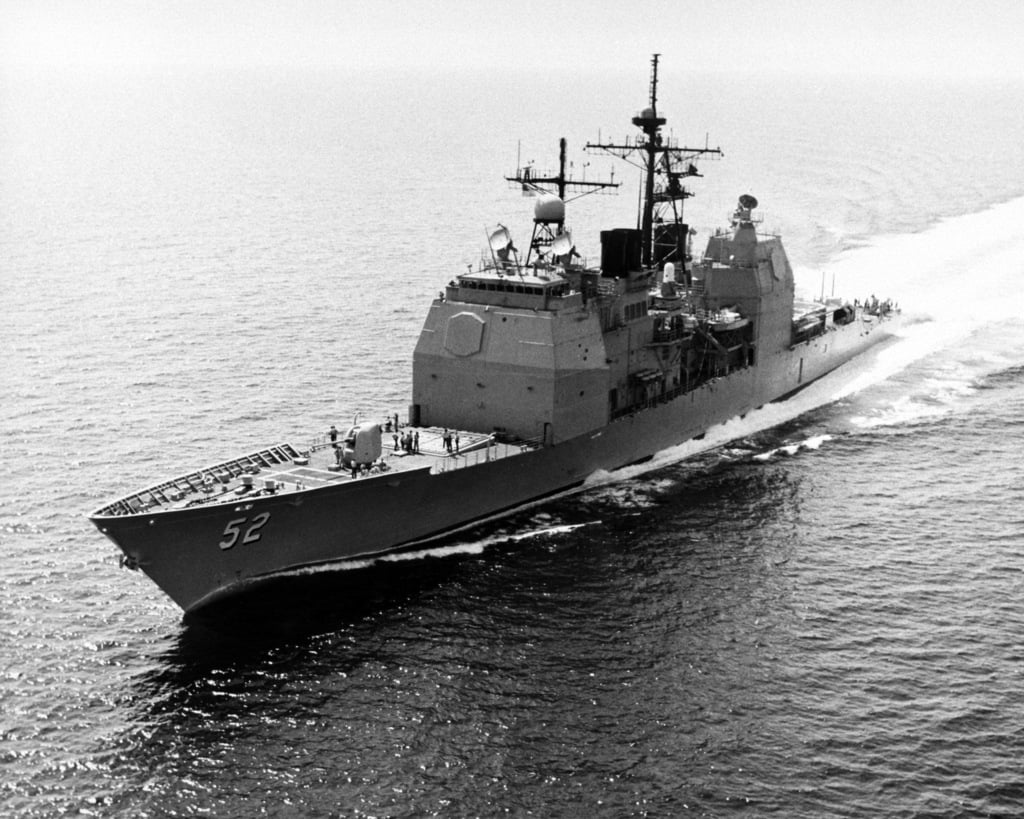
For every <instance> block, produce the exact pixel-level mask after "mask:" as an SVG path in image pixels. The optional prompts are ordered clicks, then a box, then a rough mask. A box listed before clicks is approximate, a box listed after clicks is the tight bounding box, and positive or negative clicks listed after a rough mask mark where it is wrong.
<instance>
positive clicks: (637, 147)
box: [586, 54, 722, 267]
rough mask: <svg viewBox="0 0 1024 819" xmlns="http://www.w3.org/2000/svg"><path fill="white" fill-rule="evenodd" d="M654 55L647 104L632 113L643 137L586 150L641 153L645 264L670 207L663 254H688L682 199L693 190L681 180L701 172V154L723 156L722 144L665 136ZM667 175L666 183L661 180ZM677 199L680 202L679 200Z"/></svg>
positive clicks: (650, 258) (666, 256) (625, 156)
mask: <svg viewBox="0 0 1024 819" xmlns="http://www.w3.org/2000/svg"><path fill="white" fill-rule="evenodd" d="M660 56H661V55H660V54H654V55H652V57H651V86H650V94H649V102H648V105H647V107H646V108H645V109H644V110H643V111H641V112H640V113H639V114H638V115H637V116H635V117H633V124H634V125H635V126H637V127H638V128H639V129H640V130H641V131H643V133H644V138H643V140H642V141H641V140H637V141H635V142H633V143H626V144H623V145H615V144H611V143H590V142H588V143H587V146H586V147H587V150H597V151H605V152H606V153H610V154H612V155H613V156H617V157H619V158H620V159H625V160H627V161H630V158H631V157H633V156H635V155H639V156H638V159H639V162H632V163H631V164H635V165H637V166H638V167H640V168H641V170H642V171H643V173H644V196H643V202H642V203H641V206H640V235H641V247H642V248H643V251H642V253H643V257H642V262H643V265H644V267H650V266H651V265H652V264H653V263H654V261H655V260H654V225H655V223H659V224H664V223H665V221H666V218H665V217H666V215H669V214H667V211H669V210H670V211H671V214H670V216H671V223H672V224H673V225H675V227H674V228H672V229H671V230H669V231H668V232H667V233H666V235H668V236H670V237H671V242H670V245H671V246H669V247H667V248H666V247H659V254H658V255H659V261H660V260H661V258H664V259H669V258H677V259H678V260H679V261H680V262H684V261H685V258H686V236H685V235H683V233H684V231H683V230H682V228H683V227H684V226H683V224H682V215H683V214H682V200H684V199H687V198H689V197H690V196H692V195H693V194H691V193H690V192H689V191H688V190H686V188H684V187H683V186H682V185H681V184H680V180H681V179H684V178H686V177H689V176H700V174H699V173H698V172H697V167H696V166H695V165H694V164H693V160H695V159H696V158H697V157H698V156H706V155H711V156H713V157H715V158H717V157H721V156H722V151H721V149H719V148H708V147H704V148H686V147H680V146H679V145H678V144H676V142H675V140H673V139H669V140H667V141H666V140H664V139H663V138H662V135H661V126H662V125H664V124H665V121H666V120H665V118H664V117H659V116H658V58H659V57H660ZM659 176H660V177H664V180H665V181H664V183H660V182H659V179H658V178H659ZM677 202H678V203H679V204H677Z"/></svg>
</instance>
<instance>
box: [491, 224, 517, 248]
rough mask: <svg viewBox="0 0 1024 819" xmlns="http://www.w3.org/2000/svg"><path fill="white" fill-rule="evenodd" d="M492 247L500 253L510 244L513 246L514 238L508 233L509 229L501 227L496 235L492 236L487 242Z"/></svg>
mask: <svg viewBox="0 0 1024 819" xmlns="http://www.w3.org/2000/svg"><path fill="white" fill-rule="evenodd" d="M487 241H488V243H489V244H490V246H491V250H494V251H498V250H504V249H505V248H507V247H508V246H509V245H510V244H512V236H511V235H510V234H509V232H508V228H506V227H499V228H498V229H497V230H496V231H494V233H492V234H491V236H490V238H489V239H488V240H487Z"/></svg>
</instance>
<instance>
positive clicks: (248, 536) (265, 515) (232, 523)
mask: <svg viewBox="0 0 1024 819" xmlns="http://www.w3.org/2000/svg"><path fill="white" fill-rule="evenodd" d="M268 520H270V512H260V513H259V514H258V515H256V517H254V518H253V519H252V523H249V518H235V519H234V520H229V521H228V524H227V526H225V527H224V540H222V541H221V542H220V543H218V544H217V545H218V546H220V548H221V549H224V550H227V549H230V548H231V547H232V546H234V545H235V544H236V543H238V536H239V535H242V527H243V526H245V524H247V523H249V526H248V528H247V529H246V530H245V534H244V535H242V544H243V545H244V544H246V543H255V542H256V541H257V540H259V539H260V529H262V528H263V527H264V526H266V525H267V521H268Z"/></svg>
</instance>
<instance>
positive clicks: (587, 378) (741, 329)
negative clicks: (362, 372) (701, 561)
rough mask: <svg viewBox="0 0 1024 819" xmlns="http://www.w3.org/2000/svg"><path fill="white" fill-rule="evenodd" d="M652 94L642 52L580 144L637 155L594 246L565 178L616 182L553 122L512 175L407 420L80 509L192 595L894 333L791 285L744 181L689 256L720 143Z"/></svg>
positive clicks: (335, 435) (573, 477) (637, 455)
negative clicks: (576, 222) (605, 121)
mask: <svg viewBox="0 0 1024 819" xmlns="http://www.w3.org/2000/svg"><path fill="white" fill-rule="evenodd" d="M657 94H658V56H657V55H655V56H654V58H653V60H652V68H651V82H650V92H649V100H648V105H647V107H646V108H645V109H644V110H643V111H641V112H640V113H639V114H638V115H637V116H636V117H634V118H633V124H634V125H635V126H636V127H637V128H638V129H639V131H640V136H638V137H637V139H636V140H635V141H633V142H624V143H621V144H613V143H595V144H591V145H589V146H588V148H589V149H590V150H592V151H599V152H603V153H610V154H613V155H615V156H618V157H620V158H623V159H627V160H629V159H633V160H635V161H636V162H637V164H639V166H640V167H641V169H642V172H643V177H642V184H643V196H642V199H641V202H642V204H641V209H640V216H639V219H638V226H637V227H632V228H616V229H611V230H606V231H602V232H601V237H600V238H601V263H600V266H598V267H591V266H588V265H586V264H585V263H584V262H583V260H582V258H581V257H580V255H579V254H578V253H577V251H576V247H575V244H574V241H573V239H572V236H571V234H570V233H569V231H568V230H567V228H566V212H565V199H566V194H567V192H568V191H569V190H571V189H575V190H591V191H592V190H599V189H603V188H606V187H609V186H611V185H613V184H614V183H613V182H597V181H590V182H582V181H574V180H572V179H571V178H569V177H568V176H567V175H566V172H565V142H564V140H563V141H562V143H561V145H560V170H559V172H558V174H557V175H541V174H537V173H536V172H534V171H533V170H532V169H531V168H521V169H519V170H518V171H517V173H516V174H515V175H513V176H512V177H510V180H511V181H513V182H514V183H515V184H517V185H521V186H523V188H524V189H529V190H530V191H532V192H535V193H536V194H537V197H536V199H535V207H534V225H533V233H532V236H531V239H530V244H529V246H528V248H527V249H526V251H525V253H521V252H520V251H519V250H518V249H517V248H516V247H515V245H514V243H513V241H512V236H511V233H510V231H509V230H508V229H507V228H505V227H503V226H500V225H499V226H498V227H497V228H496V229H494V230H493V231H492V232H491V233H490V235H489V237H488V245H487V248H486V250H485V254H484V256H483V258H482V259H481V262H480V264H479V265H478V266H477V267H476V268H475V269H471V270H468V271H466V272H464V273H460V274H458V275H456V276H455V277H453V278H452V279H451V280H450V282H449V283H448V284H447V286H446V287H445V289H444V291H443V292H442V294H441V295H440V296H439V297H438V298H437V299H435V300H434V302H433V303H432V304H431V306H430V310H429V312H428V315H427V318H426V320H425V323H424V326H423V330H422V332H421V334H420V337H419V340H418V343H417V345H416V349H415V353H414V360H413V394H412V401H411V404H410V407H409V412H408V417H407V419H406V420H405V422H404V423H403V422H402V421H401V420H400V419H399V418H397V417H388V418H386V419H385V418H384V417H383V416H382V417H381V418H380V419H374V418H371V419H370V420H367V421H363V422H357V423H354V424H352V425H351V426H349V427H347V428H345V429H344V430H341V431H337V430H335V431H332V433H330V434H326V435H323V434H322V435H319V436H316V437H314V439H313V440H312V441H310V442H309V443H308V444H305V445H301V446H297V445H293V444H290V443H283V444H277V445H274V446H270V447H267V448H265V449H263V450H260V451H258V452H255V453H250V454H247V455H243V456H241V457H238V458H233V459H231V460H228V461H224V462H220V463H217V464H213V465H210V466H208V467H203V468H200V469H195V470H192V471H190V472H187V473H184V474H182V475H181V476H178V477H176V478H172V479H170V480H165V481H162V482H160V483H158V484H155V485H153V486H150V487H147V488H146V489H143V490H141V491H139V492H135V493H132V494H130V495H127V496H124V497H122V498H119V499H117V500H115V501H113V502H111V503H109V504H107V505H105V506H103V507H102V508H101V509H99V510H97V511H96V512H94V513H93V514H92V515H91V518H92V520H93V522H94V523H95V524H96V525H97V526H98V527H99V528H100V530H101V531H102V532H104V533H105V534H106V535H107V536H108V537H110V538H111V539H112V540H113V541H114V542H115V543H116V544H117V545H118V546H119V547H120V549H121V550H122V552H123V553H124V557H123V561H124V563H125V564H126V565H128V566H129V567H132V568H140V569H142V570H143V571H145V572H146V573H147V574H148V575H149V576H150V577H152V578H153V580H154V581H155V582H156V583H157V584H158V585H159V586H160V587H161V588H163V589H164V591H166V592H167V593H168V594H169V595H170V596H171V597H172V598H173V599H174V600H175V601H176V602H177V603H178V604H179V605H181V607H182V608H183V609H185V610H186V611H191V610H196V609H200V608H203V607H205V606H207V605H209V604H210V603H212V602H214V601H216V600H219V599H222V598H225V597H229V596H232V595H235V594H238V593H240V592H242V591H246V590H252V589H253V588H255V587H258V586H260V585H261V584H263V583H265V582H268V581H270V580H272V579H274V578H276V577H280V576H281V575H287V574H289V573H294V572H300V571H303V570H305V569H307V568H308V567H310V566H318V565H324V564H334V563H339V562H344V561H346V560H351V559H354V558H359V559H365V558H368V557H372V556H375V555H379V554H382V553H384V552H388V551H391V550H395V549H402V548H410V547H413V546H416V545H419V544H422V543H424V542H426V541H429V540H431V539H433V538H436V537H439V536H441V535H444V534H446V533H450V532H452V531H454V530H456V529H458V528H460V527H464V526H466V525H469V524H471V523H473V522H475V521H479V520H481V519H485V518H488V517H490V516H494V515H498V514H502V513H504V512H507V511H509V510H511V509H514V508H517V507H519V506H522V505H523V504H525V503H529V502H533V501H536V500H538V499H540V498H543V497H546V496H548V495H551V494H554V493H558V492H562V491H565V490H566V489H569V488H572V487H575V486H579V485H581V484H582V483H583V481H584V480H585V479H586V478H587V476H588V475H590V474H592V473H593V472H594V471H595V470H598V469H605V470H611V469H615V468H618V467H621V466H624V465H626V464H631V463H636V462H639V461H643V460H646V459H649V458H650V457H651V456H652V455H653V454H654V453H656V452H658V451H660V450H663V449H665V448H666V447H669V446H672V445H674V444H678V443H682V442H684V441H686V440H689V439H691V438H694V437H699V436H701V435H703V434H704V433H705V432H706V431H707V429H708V428H709V427H711V426H713V425H715V424H720V423H723V422H724V421H727V420H729V419H730V418H733V417H735V416H738V415H743V414H745V413H746V412H748V411H749V410H751V409H753V408H756V407H759V406H761V405H763V404H765V403H767V402H769V401H773V400H777V399H779V398H782V397H785V396H787V395H789V394H791V393H793V392H795V391H797V390H799V389H801V388H802V387H803V386H805V385H806V384H808V383H810V382H811V381H813V380H814V379H816V378H818V377H820V376H822V375H824V374H825V373H827V372H829V371H830V370H832V369H834V368H835V367H837V366H839V365H840V364H842V363H843V362H844V361H846V360H848V359H849V358H851V357H852V356H854V355H856V354H857V353H858V352H860V351H861V350H863V349H865V348H866V347H867V346H869V345H871V344H874V343H876V342H877V341H878V340H879V339H881V338H883V337H885V336H886V335H888V334H889V333H890V332H891V330H892V327H893V324H894V322H893V321H892V319H893V317H894V314H893V311H891V310H889V309H888V308H887V306H886V305H882V306H876V307H875V309H865V308H863V307H859V306H853V305H849V304H846V303H843V302H841V301H838V300H832V301H828V302H826V301H824V300H823V301H821V302H813V303H810V304H804V303H800V302H796V301H795V299H794V285H793V273H792V269H791V267H790V265H789V261H788V259H787V257H786V253H785V250H784V249H783V246H782V240H781V239H780V238H779V237H778V236H774V235H765V234H762V233H759V231H758V220H757V218H756V216H755V214H754V211H755V209H756V208H757V205H758V203H757V200H756V199H755V198H754V197H753V196H751V195H749V194H744V195H742V196H740V197H739V201H738V204H737V206H736V209H735V211H734V213H733V214H732V217H731V224H730V226H729V228H728V229H726V230H721V231H718V232H716V233H715V234H714V235H712V236H711V237H709V239H708V241H707V245H706V248H705V250H704V251H703V253H702V254H701V255H700V256H698V257H694V256H693V254H692V249H691V248H692V231H691V230H690V228H689V226H688V225H687V224H686V223H685V221H684V219H683V203H684V201H685V199H686V198H687V197H688V196H689V195H690V193H689V191H688V190H687V189H686V187H685V185H684V182H685V180H686V179H687V178H689V177H693V176H698V175H699V173H698V170H697V162H698V160H700V159H702V158H709V157H710V158H717V157H720V156H721V151H720V150H719V149H717V148H710V147H706V146H705V147H704V148H688V147H683V146H680V145H678V144H677V143H676V142H675V140H673V139H670V138H667V137H665V136H664V135H663V134H662V126H663V125H664V124H665V119H664V118H663V117H661V116H659V114H658V112H657ZM574 186H575V188H574ZM399 504H400V505H401V508H403V509H404V510H406V511H407V512H410V513H409V514H406V515H403V516H402V517H401V518H400V519H398V518H396V517H395V516H394V515H393V514H392V511H393V510H394V509H395V508H398V506H399Z"/></svg>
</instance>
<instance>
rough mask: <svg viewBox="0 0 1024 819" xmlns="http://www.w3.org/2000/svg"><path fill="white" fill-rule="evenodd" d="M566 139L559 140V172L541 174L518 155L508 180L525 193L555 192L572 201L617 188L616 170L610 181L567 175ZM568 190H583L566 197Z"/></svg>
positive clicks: (560, 197)
mask: <svg viewBox="0 0 1024 819" xmlns="http://www.w3.org/2000/svg"><path fill="white" fill-rule="evenodd" d="M565 151H566V141H565V137H562V138H561V139H560V140H558V173H557V174H546V175H545V174H539V173H537V171H535V170H534V168H533V166H532V165H529V164H528V165H522V164H521V163H520V159H519V156H518V152H517V156H516V166H517V167H516V172H515V173H514V174H513V175H512V176H506V177H505V180H506V181H507V182H512V183H515V184H517V185H520V186H521V187H522V190H523V193H525V194H533V193H555V194H557V196H558V198H559V199H561V200H562V201H563V202H571V201H573V199H579V198H580V197H581V196H586V195H587V194H590V193H597V192H598V191H601V190H604V189H605V188H617V187H619V184H620V183H619V182H616V181H615V172H614V171H612V174H611V179H609V180H608V181H588V180H586V179H573V178H572V177H570V176H567V175H566V169H565V166H566V158H565ZM568 191H581V193H580V194H579V196H574V197H572V199H566V198H565V195H566V193H567V192H568Z"/></svg>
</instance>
